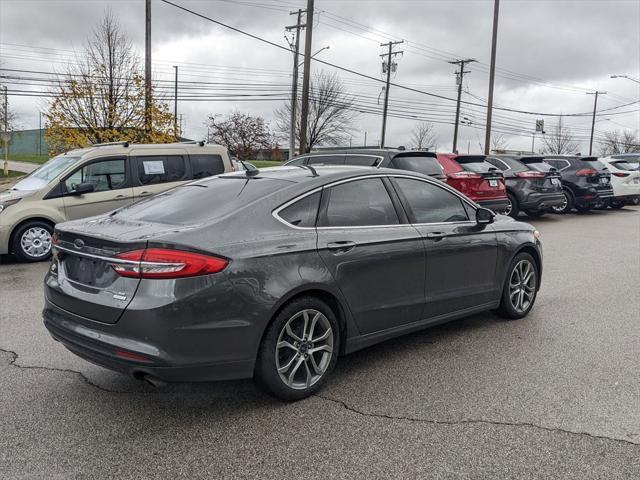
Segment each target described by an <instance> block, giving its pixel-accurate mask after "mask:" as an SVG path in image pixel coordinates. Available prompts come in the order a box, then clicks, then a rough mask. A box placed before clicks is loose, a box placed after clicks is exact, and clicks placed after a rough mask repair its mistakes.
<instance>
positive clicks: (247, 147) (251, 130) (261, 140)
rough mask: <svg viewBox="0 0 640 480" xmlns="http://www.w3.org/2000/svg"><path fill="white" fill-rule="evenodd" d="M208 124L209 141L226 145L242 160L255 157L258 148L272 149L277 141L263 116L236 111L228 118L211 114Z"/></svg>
mask: <svg viewBox="0 0 640 480" xmlns="http://www.w3.org/2000/svg"><path fill="white" fill-rule="evenodd" d="M208 126H209V130H210V133H209V138H208V140H209V142H212V143H218V144H220V145H224V146H225V147H227V149H228V150H229V152H230V153H231V154H232V155H235V156H237V157H238V158H239V159H240V160H248V159H251V158H254V156H255V154H256V153H257V152H258V150H260V149H261V148H267V149H271V148H272V147H273V145H274V143H275V142H274V138H273V135H272V134H271V131H270V130H269V126H268V125H267V123H266V122H265V121H264V119H263V118H262V117H253V116H251V115H248V114H245V113H241V112H238V111H234V112H231V114H230V115H229V116H228V117H227V118H226V119H221V118H220V115H211V116H209V122H208Z"/></svg>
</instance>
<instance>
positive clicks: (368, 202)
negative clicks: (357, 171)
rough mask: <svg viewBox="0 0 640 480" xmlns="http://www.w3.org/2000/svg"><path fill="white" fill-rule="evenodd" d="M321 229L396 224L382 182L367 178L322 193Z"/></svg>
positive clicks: (393, 212)
mask: <svg viewBox="0 0 640 480" xmlns="http://www.w3.org/2000/svg"><path fill="white" fill-rule="evenodd" d="M325 195H328V200H327V204H326V211H325V212H323V215H322V216H321V217H322V218H321V219H320V221H319V222H318V225H319V226H323V227H365V226H378V225H397V224H399V223H400V220H399V219H398V214H397V213H396V210H395V208H394V206H393V203H392V201H391V197H389V193H388V192H387V189H386V187H385V186H384V183H383V182H382V179H380V178H368V179H366V180H356V181H354V182H347V183H342V184H340V185H336V186H334V187H330V188H328V189H326V190H325Z"/></svg>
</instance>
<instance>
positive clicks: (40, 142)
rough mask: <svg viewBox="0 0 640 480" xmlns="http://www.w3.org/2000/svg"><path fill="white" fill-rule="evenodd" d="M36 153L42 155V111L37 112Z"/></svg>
mask: <svg viewBox="0 0 640 480" xmlns="http://www.w3.org/2000/svg"><path fill="white" fill-rule="evenodd" d="M38 155H42V112H38Z"/></svg>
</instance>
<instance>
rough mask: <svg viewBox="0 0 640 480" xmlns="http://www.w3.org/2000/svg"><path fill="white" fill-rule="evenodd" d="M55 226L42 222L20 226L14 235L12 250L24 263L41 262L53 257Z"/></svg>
mask: <svg viewBox="0 0 640 480" xmlns="http://www.w3.org/2000/svg"><path fill="white" fill-rule="evenodd" d="M52 235H53V226H52V225H51V224H49V223H47V222H43V221H41V220H33V221H29V222H26V223H24V224H23V225H20V226H19V227H18V228H17V229H16V231H15V232H14V233H13V237H12V242H11V250H12V251H13V254H14V255H15V256H16V257H17V258H18V260H21V261H23V262H41V261H43V260H47V259H48V258H49V257H51V237H52Z"/></svg>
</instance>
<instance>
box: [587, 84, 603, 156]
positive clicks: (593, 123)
mask: <svg viewBox="0 0 640 480" xmlns="http://www.w3.org/2000/svg"><path fill="white" fill-rule="evenodd" d="M606 93H607V92H599V91H598V90H596V91H595V92H587V95H595V97H594V99H593V118H592V119H591V138H590V139H589V155H591V152H592V151H593V130H594V129H595V126H596V108H598V95H604V94H606Z"/></svg>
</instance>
